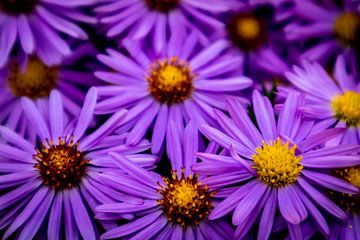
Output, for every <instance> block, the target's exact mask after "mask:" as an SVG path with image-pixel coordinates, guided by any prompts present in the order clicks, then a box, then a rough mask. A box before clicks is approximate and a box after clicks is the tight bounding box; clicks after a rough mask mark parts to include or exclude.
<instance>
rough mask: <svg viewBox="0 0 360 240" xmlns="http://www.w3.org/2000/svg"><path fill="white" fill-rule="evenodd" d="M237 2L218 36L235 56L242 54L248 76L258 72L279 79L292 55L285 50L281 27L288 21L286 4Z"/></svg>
mask: <svg viewBox="0 0 360 240" xmlns="http://www.w3.org/2000/svg"><path fill="white" fill-rule="evenodd" d="M245 2H246V3H243V2H242V1H238V2H237V4H235V5H234V8H233V10H234V11H232V12H230V13H229V14H227V18H226V20H225V22H226V25H225V27H224V28H223V29H222V32H221V33H220V34H219V36H217V37H220V38H226V39H228V40H229V45H230V46H231V47H232V49H233V51H234V53H235V54H243V55H244V56H245V59H246V60H247V62H246V64H247V67H248V68H249V71H250V74H257V73H258V72H259V71H261V72H263V73H267V74H271V75H275V76H278V77H282V76H283V73H284V72H285V71H287V70H288V69H289V61H290V60H291V58H292V53H289V52H286V51H287V50H288V49H291V48H286V47H285V46H286V45H287V42H286V39H285V36H284V33H283V31H282V25H284V21H285V20H286V19H287V18H288V16H287V15H288V14H286V11H285V9H284V5H285V3H286V2H287V1H285V0H277V1H269V0H265V1H263V0H260V1H252V0H249V1H245Z"/></svg>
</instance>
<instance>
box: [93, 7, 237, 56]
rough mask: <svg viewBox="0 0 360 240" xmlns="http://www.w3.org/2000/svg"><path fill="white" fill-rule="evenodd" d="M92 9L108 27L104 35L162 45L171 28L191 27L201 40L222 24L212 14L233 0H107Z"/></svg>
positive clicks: (161, 46) (217, 13) (223, 9)
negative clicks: (145, 40)
mask: <svg viewBox="0 0 360 240" xmlns="http://www.w3.org/2000/svg"><path fill="white" fill-rule="evenodd" d="M104 2H105V3H104V4H102V6H100V7H98V8H96V9H95V11H96V12H97V13H98V14H99V16H100V22H101V23H103V24H105V25H106V26H107V28H108V31H107V36H108V37H115V36H117V35H123V36H128V37H129V38H130V39H144V38H145V39H147V41H148V40H149V39H151V40H152V45H153V47H154V49H156V50H157V51H160V50H161V49H162V48H163V47H164V46H165V45H166V36H167V34H168V33H169V31H170V32H172V31H182V32H184V31H188V30H190V31H194V32H196V34H197V35H198V37H199V38H200V40H201V42H202V43H203V44H205V43H208V42H209V37H208V35H211V34H213V32H214V31H218V29H219V28H222V27H224V24H223V23H222V22H221V21H220V20H219V19H218V18H217V17H216V16H218V15H219V14H221V13H225V12H227V11H229V10H231V9H232V8H233V6H234V3H233V2H234V1H233V0H206V1H204V0H202V1H198V0H135V1H134V0H124V1H117V0H108V1H104Z"/></svg>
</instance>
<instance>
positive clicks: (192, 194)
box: [158, 170, 215, 228]
mask: <svg viewBox="0 0 360 240" xmlns="http://www.w3.org/2000/svg"><path fill="white" fill-rule="evenodd" d="M197 177H198V176H197V175H196V174H195V175H194V176H193V175H189V176H188V177H185V174H184V170H182V174H181V178H180V179H179V178H178V176H177V174H176V172H172V178H171V179H168V178H163V179H164V182H165V184H166V186H165V187H164V186H161V185H160V184H159V186H160V187H161V190H160V191H159V192H160V194H161V195H162V196H163V198H162V199H161V200H158V203H159V204H160V205H161V206H162V209H163V211H164V213H165V215H166V216H167V218H168V220H169V221H170V222H173V223H175V224H179V225H181V226H182V227H184V228H187V227H189V226H193V225H198V224H199V223H200V222H201V221H203V220H205V219H206V218H207V216H208V215H209V214H210V211H211V210H212V209H213V208H214V206H213V204H212V202H211V198H212V197H213V196H214V195H215V192H211V193H209V189H208V186H207V185H205V186H202V184H201V182H198V181H197Z"/></svg>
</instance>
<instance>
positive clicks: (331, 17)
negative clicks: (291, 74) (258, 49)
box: [285, 0, 360, 63]
mask: <svg viewBox="0 0 360 240" xmlns="http://www.w3.org/2000/svg"><path fill="white" fill-rule="evenodd" d="M335 2H337V3H338V5H337V4H336V3H335ZM294 3H295V8H294V16H295V17H296V21H294V22H293V23H290V24H289V25H287V26H286V27H285V33H286V36H287V38H288V39H289V40H290V41H294V42H298V43H301V44H303V45H304V48H303V53H302V54H301V55H300V60H303V59H305V60H306V59H307V60H311V61H319V62H322V63H325V62H327V61H329V60H334V58H335V57H336V56H337V55H338V54H340V53H344V54H346V55H349V54H350V56H351V55H353V54H354V53H355V51H354V47H355V45H356V44H357V42H359V38H358V33H359V29H360V14H359V12H358V11H356V6H359V3H358V2H355V1H353V0H344V1H311V0H304V1H303V0H295V1H294ZM352 57H353V56H352Z"/></svg>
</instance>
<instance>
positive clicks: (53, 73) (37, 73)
mask: <svg viewBox="0 0 360 240" xmlns="http://www.w3.org/2000/svg"><path fill="white" fill-rule="evenodd" d="M57 80H58V68H57V67H48V66H46V65H45V64H44V63H42V62H41V61H40V60H39V59H38V58H35V57H31V58H30V59H29V61H28V64H27V66H26V69H25V72H22V70H21V68H20V66H19V64H18V63H16V62H12V63H11V64H10V74H9V76H8V86H9V88H10V89H11V91H12V92H13V94H14V95H15V96H17V97H22V96H26V97H29V98H32V99H36V98H41V97H47V96H48V95H49V94H50V92H51V90H52V89H54V88H55V87H56V84H57Z"/></svg>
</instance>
